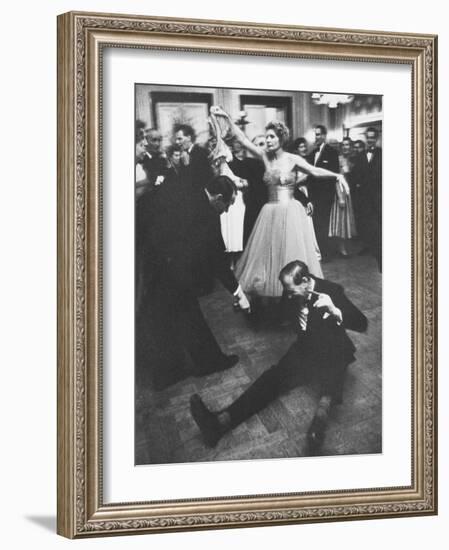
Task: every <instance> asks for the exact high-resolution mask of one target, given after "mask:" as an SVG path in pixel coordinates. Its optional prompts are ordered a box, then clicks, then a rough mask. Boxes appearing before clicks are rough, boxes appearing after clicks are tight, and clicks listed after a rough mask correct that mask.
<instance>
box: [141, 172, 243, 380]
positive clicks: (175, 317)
mask: <svg viewBox="0 0 449 550" xmlns="http://www.w3.org/2000/svg"><path fill="white" fill-rule="evenodd" d="M235 195H236V189H235V186H234V183H233V182H232V181H231V180H230V179H229V178H227V177H226V176H218V177H216V178H214V179H212V180H210V181H209V182H208V183H207V185H206V187H205V188H204V189H200V188H198V187H195V186H194V185H193V184H189V183H184V184H182V185H179V184H178V183H176V182H167V184H166V185H163V186H161V188H160V190H159V192H158V193H157V194H156V195H155V197H154V200H152V201H147V210H146V215H145V216H143V215H142V216H140V217H139V219H140V220H141V223H142V225H141V226H140V227H138V228H137V231H138V233H139V234H140V235H141V240H142V242H143V243H144V258H143V261H144V264H145V270H144V273H145V274H146V281H145V287H146V289H147V293H146V302H145V304H144V307H142V310H141V313H140V315H139V316H138V318H137V320H136V321H137V325H138V336H137V342H136V356H137V363H138V372H139V373H140V374H143V375H144V376H143V377H142V378H143V379H144V378H147V376H146V374H150V378H151V380H152V382H153V386H154V388H155V389H163V388H165V387H167V386H168V385H170V384H173V383H174V382H176V381H178V380H180V379H182V378H184V377H186V376H189V375H196V376H202V375H206V374H209V373H212V372H216V371H220V370H224V369H227V368H230V367H232V366H233V365H235V364H236V363H237V362H238V356H236V355H229V356H228V355H225V354H224V353H223V352H222V351H221V349H220V346H219V345H218V343H217V341H216V340H215V337H214V335H213V334H212V331H211V330H210V328H209V326H208V325H207V323H206V320H205V319H204V317H203V314H202V312H201V309H200V305H199V302H198V297H197V294H198V293H197V287H198V285H201V284H202V281H201V278H202V277H203V276H204V277H207V278H209V277H211V276H214V277H216V278H218V279H219V280H220V281H221V283H222V284H223V286H224V287H225V288H226V289H227V290H228V291H229V292H230V293H231V294H232V295H233V302H234V304H235V305H238V306H239V307H240V308H241V309H249V302H248V300H247V298H246V296H245V294H244V293H243V291H242V289H241V287H240V285H239V284H238V282H237V281H236V279H235V277H234V274H233V272H232V271H231V269H230V267H229V264H228V263H227V258H226V256H225V246H224V242H223V237H222V235H221V228H220V219H219V216H220V215H221V214H222V213H223V212H226V211H227V210H228V208H229V206H230V205H231V204H232V203H233V201H234V200H235ZM142 204H143V203H142Z"/></svg>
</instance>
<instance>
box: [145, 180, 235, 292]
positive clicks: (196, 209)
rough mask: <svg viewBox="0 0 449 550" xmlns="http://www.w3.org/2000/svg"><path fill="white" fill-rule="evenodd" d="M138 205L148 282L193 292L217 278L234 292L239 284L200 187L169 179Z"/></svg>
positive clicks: (175, 289)
mask: <svg viewBox="0 0 449 550" xmlns="http://www.w3.org/2000/svg"><path fill="white" fill-rule="evenodd" d="M142 205H143V203H142ZM142 208H143V209H144V212H141V214H140V216H139V218H140V219H141V220H142V222H143V223H142V226H141V227H140V229H139V231H140V233H141V234H142V235H143V236H142V237H141V240H142V242H143V243H144V244H143V247H144V256H145V265H146V266H147V272H148V274H149V275H150V281H149V282H148V284H150V285H152V284H161V283H163V284H166V285H168V286H169V287H170V288H171V289H172V290H173V291H179V292H187V291H189V292H190V291H192V292H195V291H196V290H198V289H199V288H202V287H204V285H206V286H207V284H208V283H210V281H211V280H212V279H213V278H215V277H216V278H218V279H219V280H220V281H221V282H222V284H223V286H224V287H225V288H226V289H227V290H229V291H230V292H235V290H236V289H237V287H238V283H237V281H236V279H235V277H234V274H233V272H232V270H231V269H230V266H229V262H228V260H227V258H226V255H225V250H226V248H225V244H224V242H223V237H222V234H221V226H220V217H219V215H218V214H217V213H216V212H215V211H214V210H213V208H212V206H211V205H210V203H209V199H208V198H207V195H206V191H205V190H204V189H202V188H198V187H197V186H195V185H194V184H191V183H188V182H186V181H179V180H169V181H167V183H166V184H162V185H161V188H160V190H159V191H158V193H157V194H156V195H155V196H154V197H153V200H152V201H149V200H147V204H146V205H145V206H142Z"/></svg>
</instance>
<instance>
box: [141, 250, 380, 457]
mask: <svg viewBox="0 0 449 550" xmlns="http://www.w3.org/2000/svg"><path fill="white" fill-rule="evenodd" d="M323 271H324V274H325V277H326V278H327V279H330V280H333V281H335V282H339V283H341V284H342V285H343V286H344V287H345V289H346V292H347V295H348V296H349V297H350V298H351V299H352V300H353V301H354V303H355V304H357V305H358V306H359V307H360V309H362V311H363V312H364V313H365V315H366V316H367V317H368V320H369V328H368V332H367V333H365V334H358V333H355V332H349V334H350V337H351V339H352V340H353V341H354V343H355V345H356V347H357V353H356V355H357V360H356V362H355V363H353V364H351V365H350V366H349V368H348V373H347V378H346V382H345V389H344V395H343V403H342V404H341V405H338V406H336V407H334V408H333V410H332V418H331V420H330V422H329V426H328V429H327V432H326V438H325V441H324V445H323V449H322V454H323V455H342V454H360V453H370V454H372V453H379V452H381V451H382V368H381V275H380V274H379V273H378V271H377V266H376V263H375V261H374V260H373V258H371V257H369V256H354V257H351V258H350V259H338V260H333V261H331V262H329V263H326V264H323ZM201 306H202V309H203V312H204V314H205V316H206V318H207V320H208V323H209V325H210V327H211V328H212V330H213V332H214V334H215V336H216V338H217V340H218V342H219V343H220V345H221V347H222V349H223V351H224V352H225V353H227V354H229V353H237V354H238V355H239V357H240V361H239V363H238V364H237V365H236V366H235V367H234V368H232V369H229V370H227V371H225V372H222V373H216V374H211V375H209V376H206V377H201V378H193V377H190V378H187V379H185V380H183V381H181V382H178V383H177V384H175V385H174V386H171V387H170V388H168V389H166V390H163V391H160V392H154V391H153V390H152V389H151V388H148V387H138V388H136V395H135V398H136V402H135V404H136V419H135V420H136V424H135V436H136V445H135V461H136V464H161V463H182V462H193V461H201V462H206V461H217V460H244V459H263V458H286V457H298V456H303V455H304V452H305V435H306V432H307V428H308V426H309V424H310V422H311V420H312V417H313V414H314V411H315V407H316V402H317V394H316V389H315V388H313V387H307V386H306V387H296V388H292V389H291V390H290V391H288V392H287V393H286V394H284V395H283V396H281V397H280V398H278V399H277V400H276V401H274V402H273V403H272V404H270V405H269V406H268V407H266V408H265V409H264V410H262V411H261V412H260V413H259V414H257V415H255V416H253V417H252V418H250V419H249V420H248V421H246V422H244V423H242V424H241V425H240V426H238V427H237V428H236V429H235V430H233V431H232V432H230V433H228V434H226V435H225V436H224V437H223V438H222V439H221V440H220V442H219V443H218V445H217V446H216V447H215V448H214V449H210V448H208V447H206V446H205V445H204V443H203V440H202V439H201V436H200V433H199V431H198V429H197V426H196V425H195V423H194V421H193V419H192V418H191V416H190V412H189V399H190V396H191V395H192V394H193V393H199V394H200V395H201V397H202V398H203V400H204V401H205V403H206V404H207V405H209V406H210V407H211V408H212V409H221V408H223V407H226V406H227V405H228V404H229V403H231V402H232V401H233V400H234V399H235V398H236V397H237V396H238V395H240V393H241V392H242V391H243V390H244V389H245V388H246V387H247V386H248V385H249V384H250V383H251V381H253V380H254V379H255V378H257V377H258V376H259V375H260V374H261V373H262V372H263V371H264V370H265V369H267V368H268V367H269V366H270V365H272V364H274V363H276V362H277V361H278V360H279V358H280V357H281V356H282V355H283V354H284V353H285V351H286V350H287V349H288V347H289V345H290V343H291V342H292V341H293V340H294V338H295V335H294V333H293V332H292V331H291V329H290V328H286V327H279V326H277V325H276V324H274V323H272V322H271V323H270V322H269V321H267V320H265V321H264V322H261V323H259V324H257V326H254V324H253V323H252V322H250V321H249V319H248V318H246V316H245V315H243V314H236V313H234V312H233V309H232V301H231V298H230V296H229V294H228V293H227V292H226V291H225V290H224V289H223V288H221V287H220V286H218V285H217V288H216V290H215V291H214V292H213V293H212V294H211V295H209V296H207V297H205V298H202V299H201Z"/></svg>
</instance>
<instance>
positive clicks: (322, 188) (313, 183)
mask: <svg viewBox="0 0 449 550" xmlns="http://www.w3.org/2000/svg"><path fill="white" fill-rule="evenodd" d="M314 160H315V151H313V152H312V153H310V155H309V156H308V157H307V161H308V162H309V164H313V165H314V166H318V167H319V168H326V170H330V171H331V172H335V173H336V174H338V173H339V171H340V166H339V162H338V151H337V150H336V149H334V148H333V147H332V146H331V145H329V144H328V143H325V144H324V145H323V149H322V150H321V154H320V156H319V157H318V159H317V162H316V164H315V162H314ZM309 189H310V199H311V200H312V202H314V204H315V205H316V206H318V207H319V206H320V205H322V204H323V203H325V204H326V205H327V206H329V208H330V206H331V205H332V202H333V199H334V196H335V178H333V177H331V178H329V179H325V180H323V179H322V178H320V179H319V181H317V180H316V179H314V178H309Z"/></svg>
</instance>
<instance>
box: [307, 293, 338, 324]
mask: <svg viewBox="0 0 449 550" xmlns="http://www.w3.org/2000/svg"><path fill="white" fill-rule="evenodd" d="M313 307H316V308H323V309H324V310H325V313H324V315H323V319H327V318H328V317H329V316H332V317H334V318H335V320H336V321H337V324H339V325H340V324H341V323H342V322H343V315H342V314H341V311H340V310H339V309H338V307H335V305H334V302H333V301H332V299H331V297H330V296H329V295H328V294H323V293H320V294H319V295H318V299H317V301H316V302H315V303H314V304H313Z"/></svg>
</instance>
